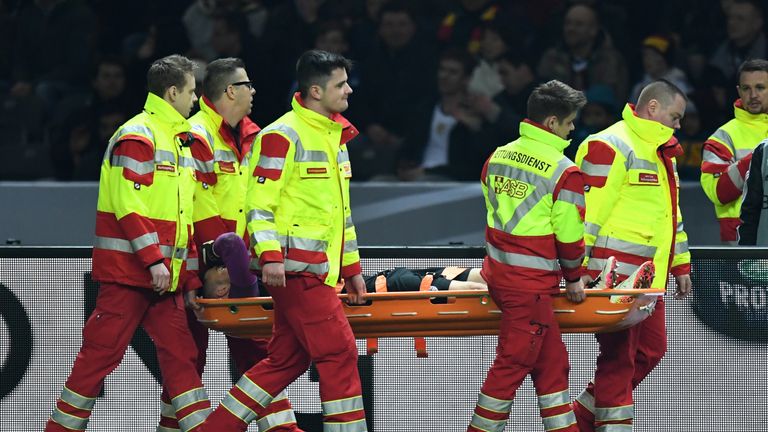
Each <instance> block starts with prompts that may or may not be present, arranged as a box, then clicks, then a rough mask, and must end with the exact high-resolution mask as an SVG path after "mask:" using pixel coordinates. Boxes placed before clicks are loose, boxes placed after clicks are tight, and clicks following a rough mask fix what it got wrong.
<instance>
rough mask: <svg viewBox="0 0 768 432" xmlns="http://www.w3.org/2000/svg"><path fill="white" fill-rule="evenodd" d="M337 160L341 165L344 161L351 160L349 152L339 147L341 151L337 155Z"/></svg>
mask: <svg viewBox="0 0 768 432" xmlns="http://www.w3.org/2000/svg"><path fill="white" fill-rule="evenodd" d="M336 162H337V163H338V164H339V165H341V164H342V163H344V162H349V153H348V152H345V151H344V150H341V149H339V153H338V154H337V155H336Z"/></svg>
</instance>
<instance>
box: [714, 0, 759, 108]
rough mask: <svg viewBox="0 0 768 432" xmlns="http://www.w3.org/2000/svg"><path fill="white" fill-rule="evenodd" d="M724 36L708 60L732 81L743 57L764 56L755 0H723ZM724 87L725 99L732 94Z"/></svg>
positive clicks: (757, 2) (726, 78) (757, 3)
mask: <svg viewBox="0 0 768 432" xmlns="http://www.w3.org/2000/svg"><path fill="white" fill-rule="evenodd" d="M723 3H724V5H723V7H724V11H725V16H726V22H725V27H726V30H727V33H728V39H726V40H725V41H723V42H722V43H721V44H720V46H719V47H718V48H717V51H715V53H714V54H713V55H712V58H711V59H710V63H711V64H712V65H713V66H715V67H716V68H717V69H719V70H720V72H722V74H723V77H724V78H725V80H726V81H727V82H729V83H732V82H735V81H736V71H737V70H738V69H739V65H741V63H743V62H744V60H749V59H754V58H766V57H768V44H766V38H765V33H764V31H763V8H762V6H761V4H760V2H759V1H757V0H729V1H728V2H723ZM732 88H733V87H732V86H729V87H728V90H729V94H728V99H727V100H729V101H730V100H733V99H734V98H735V96H736V92H735V90H732Z"/></svg>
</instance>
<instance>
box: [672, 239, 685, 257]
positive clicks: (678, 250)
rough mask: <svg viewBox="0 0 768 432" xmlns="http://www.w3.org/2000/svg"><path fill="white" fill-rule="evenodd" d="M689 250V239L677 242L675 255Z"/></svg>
mask: <svg viewBox="0 0 768 432" xmlns="http://www.w3.org/2000/svg"><path fill="white" fill-rule="evenodd" d="M686 252H688V240H686V241H682V242H677V243H675V255H680V254H684V253H686Z"/></svg>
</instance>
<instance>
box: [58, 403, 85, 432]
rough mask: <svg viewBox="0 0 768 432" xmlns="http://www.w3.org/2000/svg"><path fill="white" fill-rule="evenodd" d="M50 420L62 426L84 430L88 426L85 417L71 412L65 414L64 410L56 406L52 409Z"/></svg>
mask: <svg viewBox="0 0 768 432" xmlns="http://www.w3.org/2000/svg"><path fill="white" fill-rule="evenodd" d="M51 420H53V421H54V422H56V423H58V424H60V425H62V426H64V427H65V428H69V429H74V430H82V431H84V430H85V429H86V428H87V427H88V418H87V417H86V418H82V417H78V416H74V415H72V414H67V413H65V412H64V411H61V410H60V409H59V408H58V407H56V408H54V409H53V413H52V414H51Z"/></svg>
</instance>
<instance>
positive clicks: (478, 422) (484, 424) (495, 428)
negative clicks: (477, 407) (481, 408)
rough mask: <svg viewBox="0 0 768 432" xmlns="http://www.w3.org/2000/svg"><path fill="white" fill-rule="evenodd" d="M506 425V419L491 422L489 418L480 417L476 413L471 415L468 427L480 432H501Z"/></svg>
mask: <svg viewBox="0 0 768 432" xmlns="http://www.w3.org/2000/svg"><path fill="white" fill-rule="evenodd" d="M506 424H507V419H504V420H491V419H489V418H485V417H483V416H481V415H480V414H478V413H473V414H472V421H471V422H470V423H469V425H470V426H472V427H474V428H476V429H480V430H482V431H488V432H502V431H503V430H504V426H505V425H506Z"/></svg>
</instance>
